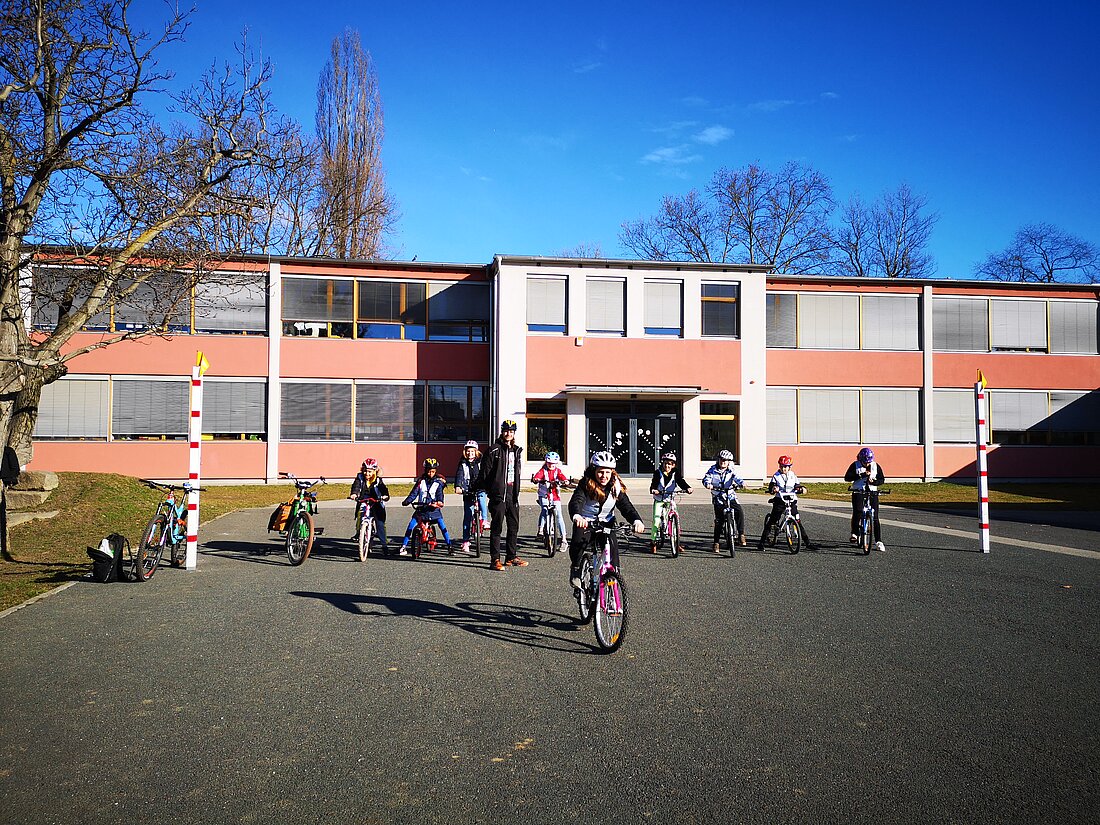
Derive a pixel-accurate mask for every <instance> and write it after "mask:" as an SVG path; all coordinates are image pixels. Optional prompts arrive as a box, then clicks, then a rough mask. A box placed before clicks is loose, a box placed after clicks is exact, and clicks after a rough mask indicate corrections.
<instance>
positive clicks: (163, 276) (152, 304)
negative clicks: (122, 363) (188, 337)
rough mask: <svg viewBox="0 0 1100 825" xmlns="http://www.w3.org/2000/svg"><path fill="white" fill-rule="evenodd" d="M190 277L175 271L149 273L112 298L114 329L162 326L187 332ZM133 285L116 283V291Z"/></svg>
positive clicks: (189, 308)
mask: <svg viewBox="0 0 1100 825" xmlns="http://www.w3.org/2000/svg"><path fill="white" fill-rule="evenodd" d="M191 280H192V279H191V278H190V277H186V276H184V275H183V274H181V273H179V272H151V273H149V274H148V276H147V277H146V278H145V280H144V281H142V282H141V283H140V284H138V285H137V287H136V288H135V289H134V291H133V292H131V293H130V294H129V295H125V296H123V297H121V298H118V299H116V300H115V303H114V322H115V323H114V328H115V329H116V330H118V331H129V330H142V329H148V328H150V327H152V328H160V327H165V328H166V329H168V330H169V331H172V332H190V331H191ZM132 285H133V281H132V280H130V279H123V280H120V282H119V285H118V286H119V291H124V290H126V289H129V288H130V287H131V286H132Z"/></svg>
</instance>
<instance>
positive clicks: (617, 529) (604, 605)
mask: <svg viewBox="0 0 1100 825" xmlns="http://www.w3.org/2000/svg"><path fill="white" fill-rule="evenodd" d="M631 533H632V530H631V526H630V525H629V524H614V523H605V524H595V525H593V527H592V528H591V529H590V532H589V540H588V550H587V551H586V552H585V554H584V558H583V559H581V573H580V579H581V586H580V587H579V588H574V595H575V596H576V599H577V609H578V611H579V613H580V619H581V624H587V623H588V622H589V621H590V620H591V619H592V618H593V616H594V617H595V622H594V624H595V629H596V642H597V643H598V644H599V646H600V649H601V650H602V651H604V652H605V653H614V652H615V651H616V650H618V649H619V647H620V646H621V645H622V643H623V639H624V638H625V637H626V627H627V600H626V586H625V585H624V584H623V574H622V573H621V572H620V571H619V570H618V569H617V568H616V567H615V566H614V565H613V564H612V563H611V537H612V536H617V537H619V538H620V539H622V538H625V537H626V536H629V535H630V534H631Z"/></svg>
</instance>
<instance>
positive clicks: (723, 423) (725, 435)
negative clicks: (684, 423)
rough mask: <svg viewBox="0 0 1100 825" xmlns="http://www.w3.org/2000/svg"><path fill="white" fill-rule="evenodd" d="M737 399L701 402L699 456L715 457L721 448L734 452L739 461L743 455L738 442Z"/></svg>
mask: <svg viewBox="0 0 1100 825" xmlns="http://www.w3.org/2000/svg"><path fill="white" fill-rule="evenodd" d="M739 406H740V405H739V404H738V402H736V401H703V402H701V403H700V404H699V458H701V459H703V460H704V461H706V460H709V459H713V458H714V457H715V456H717V455H718V452H719V451H720V450H729V451H730V452H732V453H733V460H734V461H737V459H738V457H739V456H740V455H741V451H740V449H739V447H740V445H739V444H738V439H737V436H738V428H737V413H738V407H739Z"/></svg>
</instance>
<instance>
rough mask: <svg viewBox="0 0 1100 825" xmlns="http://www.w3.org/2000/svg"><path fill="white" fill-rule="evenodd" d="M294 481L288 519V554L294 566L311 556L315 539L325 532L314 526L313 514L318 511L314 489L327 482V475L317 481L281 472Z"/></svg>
mask: <svg viewBox="0 0 1100 825" xmlns="http://www.w3.org/2000/svg"><path fill="white" fill-rule="evenodd" d="M279 475H281V476H283V477H284V478H289V479H291V480H293V482H294V488H295V493H294V498H292V499H291V500H290V513H289V515H288V516H287V521H286V554H287V558H288V559H289V560H290V563H291V564H292V565H294V566H297V565H299V564H302V563H303V562H304V561H305V560H306V559H307V558H309V553H310V550H312V549H313V540H314V538H315V537H317V536H320V535H321V534H322V533H324V532H325V529H324V528H323V527H314V525H313V516H314V515H316V513H317V494H316V493H315V492H313V489H314V488H315V487H317V486H319V485H321V484H325V483H326V482H325V477H324V476H321V477H320V478H319V479H317V481H302V480H301V479H299V478H298V477H297V476H295V475H293V474H292V473H280V474H279Z"/></svg>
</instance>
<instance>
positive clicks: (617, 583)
mask: <svg viewBox="0 0 1100 825" xmlns="http://www.w3.org/2000/svg"><path fill="white" fill-rule="evenodd" d="M594 607H595V616H596V641H597V642H598V643H599V645H600V649H601V650H602V651H603V652H604V653H614V652H615V651H616V650H618V649H619V647H620V645H622V643H623V639H624V638H625V637H626V617H627V611H626V587H625V586H624V584H623V578H622V575H621V574H620V573H619V572H618V571H617V570H608V571H607V572H606V573H604V574H603V575H602V576H600V586H599V591H598V592H597V594H596V604H595V605H594Z"/></svg>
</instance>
